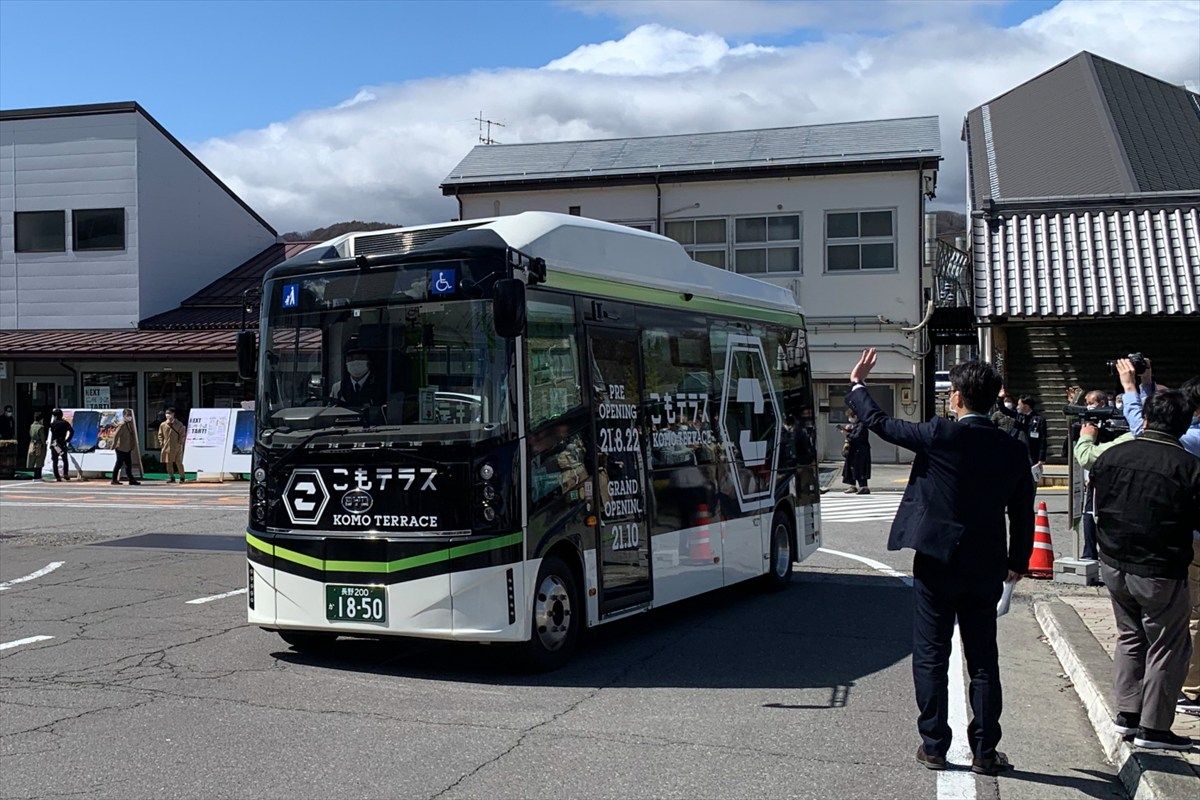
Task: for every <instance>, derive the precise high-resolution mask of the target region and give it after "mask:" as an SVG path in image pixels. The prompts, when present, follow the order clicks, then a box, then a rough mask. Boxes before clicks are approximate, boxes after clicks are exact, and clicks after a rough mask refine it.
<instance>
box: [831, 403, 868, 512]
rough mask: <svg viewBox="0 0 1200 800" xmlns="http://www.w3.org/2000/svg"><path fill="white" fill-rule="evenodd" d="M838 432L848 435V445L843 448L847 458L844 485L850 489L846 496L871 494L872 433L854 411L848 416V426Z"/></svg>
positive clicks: (843, 471)
mask: <svg viewBox="0 0 1200 800" xmlns="http://www.w3.org/2000/svg"><path fill="white" fill-rule="evenodd" d="M838 430H840V431H841V432H842V433H844V434H846V444H845V445H844V446H843V447H842V453H843V454H844V455H845V456H846V463H845V466H843V467H842V483H844V484H847V486H848V487H849V488H848V489H846V494H870V493H871V490H870V489H868V488H867V480H868V479H869V478H870V477H871V440H870V438H869V437H870V431H868V430H867V426H866V424H865V423H863V421H862V420H860V419H859V418H858V416H857V415H856V414H855V413H854V412H853V411H849V412H848V413H847V414H846V424H845V425H839V426H838Z"/></svg>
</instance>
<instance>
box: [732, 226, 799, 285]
mask: <svg viewBox="0 0 1200 800" xmlns="http://www.w3.org/2000/svg"><path fill="white" fill-rule="evenodd" d="M733 241H734V246H733V267H734V269H736V270H737V271H738V272H740V273H742V274H744V275H752V274H754V273H761V272H799V271H800V215H799V214H778V215H773V216H762V217H738V218H736V219H735V220H734V221H733Z"/></svg>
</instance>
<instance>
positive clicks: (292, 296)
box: [279, 283, 300, 308]
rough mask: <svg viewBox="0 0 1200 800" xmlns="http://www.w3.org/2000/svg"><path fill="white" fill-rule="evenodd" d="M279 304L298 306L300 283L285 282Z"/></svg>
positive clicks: (288, 306)
mask: <svg viewBox="0 0 1200 800" xmlns="http://www.w3.org/2000/svg"><path fill="white" fill-rule="evenodd" d="M279 305H280V306H282V307H283V308H298V307H299V306H300V284H298V283H285V284H284V285H283V295H282V296H281V297H280V303H279Z"/></svg>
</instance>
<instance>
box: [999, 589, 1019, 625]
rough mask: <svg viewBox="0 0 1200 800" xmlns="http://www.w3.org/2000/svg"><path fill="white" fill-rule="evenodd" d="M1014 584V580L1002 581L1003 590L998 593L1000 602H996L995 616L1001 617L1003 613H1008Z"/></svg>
mask: <svg viewBox="0 0 1200 800" xmlns="http://www.w3.org/2000/svg"><path fill="white" fill-rule="evenodd" d="M1016 585H1017V582H1016V581H1012V582H1009V581H1005V582H1004V592H1003V593H1002V594H1001V595H1000V602H999V603H996V616H997V617H1003V616H1004V615H1005V614H1007V613H1008V608H1009V606H1011V605H1012V593H1013V589H1014V588H1015V587H1016Z"/></svg>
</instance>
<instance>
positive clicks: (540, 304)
mask: <svg viewBox="0 0 1200 800" xmlns="http://www.w3.org/2000/svg"><path fill="white" fill-rule="evenodd" d="M527 308H528V311H527V314H528V323H529V328H528V333H527V334H526V337H525V343H526V344H525V383H526V384H527V385H528V386H529V428H530V430H533V429H535V428H537V427H538V426H540V425H542V424H543V423H545V422H547V421H549V420H552V419H555V418H556V417H561V416H562V415H564V414H566V413H567V412H569V411H571V410H572V409H575V408H578V407H579V406H580V405H582V404H583V382H582V381H581V380H580V376H579V345H578V340H577V339H576V337H575V311H574V308H573V307H572V305H571V303H570V301H569V300H566V301H563V300H558V299H556V298H552V297H537V296H536V295H533V294H531V295H530V301H529V304H528V307H527Z"/></svg>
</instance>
